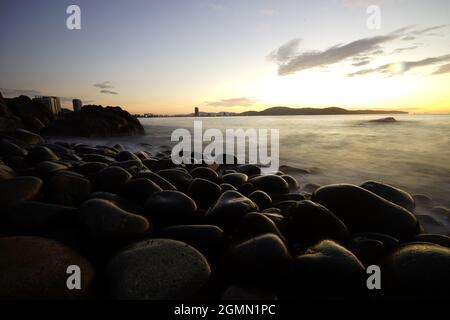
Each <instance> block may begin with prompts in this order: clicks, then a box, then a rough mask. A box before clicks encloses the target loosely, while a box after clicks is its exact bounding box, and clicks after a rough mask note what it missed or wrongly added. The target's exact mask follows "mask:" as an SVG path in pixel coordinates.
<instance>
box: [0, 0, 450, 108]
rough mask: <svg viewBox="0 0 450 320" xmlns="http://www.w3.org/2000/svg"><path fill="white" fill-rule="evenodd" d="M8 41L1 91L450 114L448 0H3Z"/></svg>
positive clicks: (130, 102) (158, 104)
mask: <svg viewBox="0 0 450 320" xmlns="http://www.w3.org/2000/svg"><path fill="white" fill-rule="evenodd" d="M71 4H76V5H78V6H79V7H80V8H81V30H68V29H67V28H66V19H67V17H68V14H66V8H67V7H68V6H69V5H71ZM372 4H375V5H378V6H379V7H380V9H381V28H380V29H370V28H368V27H367V23H366V22H367V19H368V18H369V14H368V13H367V12H366V10H367V7H368V6H369V5H372ZM0 43H1V49H0V50H1V51H0V91H1V92H2V93H3V95H4V96H17V95H20V94H26V95H29V96H31V97H33V96H34V95H39V94H42V95H56V96H60V97H61V98H62V100H63V104H64V105H66V106H69V105H71V103H69V101H71V99H72V98H73V97H77V98H80V99H82V100H83V102H84V103H85V104H88V103H95V104H102V105H120V106H123V107H124V108H126V109H127V110H128V111H130V112H136V113H144V112H149V113H163V114H177V113H190V112H193V109H194V107H195V106H198V107H200V109H201V110H202V111H210V112H218V111H231V112H240V111H245V110H260V109H265V108H268V107H272V106H278V105H285V106H291V107H329V106H339V107H345V108H349V109H364V108H370V109H399V110H405V111H409V112H433V113H434V112H450V1H448V0H435V1H433V0H430V1H423V0H384V1H380V0H378V1H377V0H372V1H363V0H361V1H357V0H354V1H351V0H346V1H345V0H328V1H325V0H322V1H320V0H316V1H300V0H292V1H287V0H283V1H280V0H273V1H272V0H164V1H163V0H161V1H156V0H127V1H125V0H123V1H122V0H108V1H106V0H95V1H92V0H89V1H88V0H71V1H64V0H54V1H50V0H40V1H29V0H28V1H24V0H2V1H1V2H0Z"/></svg>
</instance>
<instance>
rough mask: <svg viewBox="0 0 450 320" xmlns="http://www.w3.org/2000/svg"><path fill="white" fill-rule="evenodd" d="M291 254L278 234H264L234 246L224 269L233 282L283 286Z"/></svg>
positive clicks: (227, 256) (272, 286) (267, 286)
mask: <svg viewBox="0 0 450 320" xmlns="http://www.w3.org/2000/svg"><path fill="white" fill-rule="evenodd" d="M290 263H291V256H290V254H289V252H288V250H287V248H286V246H285V245H284V243H283V241H282V240H281V239H280V238H279V237H278V236H277V235H275V234H264V235H260V236H258V237H255V238H252V239H249V240H247V241H245V242H242V243H239V244H237V245H235V246H233V247H232V248H231V249H230V251H229V252H228V253H227V255H226V257H225V261H224V272H225V273H226V276H227V278H228V279H230V280H231V281H233V282H241V283H248V284H255V285H258V286H260V287H262V288H274V287H279V286H282V285H283V283H284V280H285V275H286V273H287V271H288V270H289V266H290Z"/></svg>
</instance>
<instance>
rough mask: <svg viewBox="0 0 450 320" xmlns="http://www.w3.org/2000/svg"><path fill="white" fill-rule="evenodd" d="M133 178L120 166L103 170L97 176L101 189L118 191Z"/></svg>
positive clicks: (98, 185) (98, 186)
mask: <svg viewBox="0 0 450 320" xmlns="http://www.w3.org/2000/svg"><path fill="white" fill-rule="evenodd" d="M130 179H131V174H130V173H129V172H128V171H126V170H125V169H122V168H119V167H108V168H105V169H103V170H101V171H100V172H99V173H98V174H97V177H96V183H97V188H98V189H99V190H101V191H108V192H113V193H116V192H118V191H119V190H120V188H121V187H122V186H123V185H124V184H125V183H127V182H128V181H129V180H130Z"/></svg>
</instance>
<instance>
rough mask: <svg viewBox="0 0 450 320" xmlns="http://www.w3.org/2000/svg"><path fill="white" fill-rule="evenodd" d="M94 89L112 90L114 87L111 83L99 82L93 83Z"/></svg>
mask: <svg viewBox="0 0 450 320" xmlns="http://www.w3.org/2000/svg"><path fill="white" fill-rule="evenodd" d="M94 87H96V88H100V89H111V88H114V86H113V85H112V83H111V82H110V81H103V82H100V83H95V84H94Z"/></svg>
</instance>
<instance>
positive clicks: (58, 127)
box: [43, 105, 144, 137]
mask: <svg viewBox="0 0 450 320" xmlns="http://www.w3.org/2000/svg"><path fill="white" fill-rule="evenodd" d="M43 134H44V135H56V136H80V137H92V136H103V137H106V136H127V135H139V134H144V128H143V127H142V125H141V124H140V123H139V120H137V119H136V118H135V117H133V116H132V115H131V114H129V113H128V112H126V111H125V110H123V109H122V108H120V107H105V108H103V107H102V106H94V105H88V106H84V107H83V108H81V111H79V112H71V113H67V114H65V115H64V116H63V117H61V119H58V120H56V121H54V122H52V123H51V124H50V125H49V126H48V127H47V128H45V130H44V131H43Z"/></svg>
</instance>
